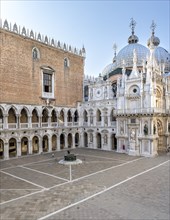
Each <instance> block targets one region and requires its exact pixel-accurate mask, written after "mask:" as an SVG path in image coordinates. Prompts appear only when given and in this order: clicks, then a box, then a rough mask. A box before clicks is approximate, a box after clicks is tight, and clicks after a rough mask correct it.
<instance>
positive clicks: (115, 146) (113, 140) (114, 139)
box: [111, 134, 117, 150]
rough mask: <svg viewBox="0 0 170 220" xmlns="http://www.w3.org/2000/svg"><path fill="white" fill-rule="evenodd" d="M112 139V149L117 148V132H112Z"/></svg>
mask: <svg viewBox="0 0 170 220" xmlns="http://www.w3.org/2000/svg"><path fill="white" fill-rule="evenodd" d="M111 140H112V150H117V138H116V135H115V134H112V136H111Z"/></svg>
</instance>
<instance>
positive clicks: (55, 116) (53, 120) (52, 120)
mask: <svg viewBox="0 0 170 220" xmlns="http://www.w3.org/2000/svg"><path fill="white" fill-rule="evenodd" d="M51 122H57V113H56V111H55V110H54V109H53V110H52V113H51Z"/></svg>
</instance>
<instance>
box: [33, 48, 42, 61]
mask: <svg viewBox="0 0 170 220" xmlns="http://www.w3.org/2000/svg"><path fill="white" fill-rule="evenodd" d="M32 58H33V59H34V60H37V59H40V52H39V50H38V48H36V47H34V48H33V49H32Z"/></svg>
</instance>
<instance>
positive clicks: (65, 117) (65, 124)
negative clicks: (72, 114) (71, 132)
mask: <svg viewBox="0 0 170 220" xmlns="http://www.w3.org/2000/svg"><path fill="white" fill-rule="evenodd" d="M64 126H65V127H67V113H66V112H64Z"/></svg>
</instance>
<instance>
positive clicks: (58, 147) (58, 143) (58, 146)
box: [57, 134, 60, 151]
mask: <svg viewBox="0 0 170 220" xmlns="http://www.w3.org/2000/svg"><path fill="white" fill-rule="evenodd" d="M59 150H60V134H59V135H57V151H59Z"/></svg>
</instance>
